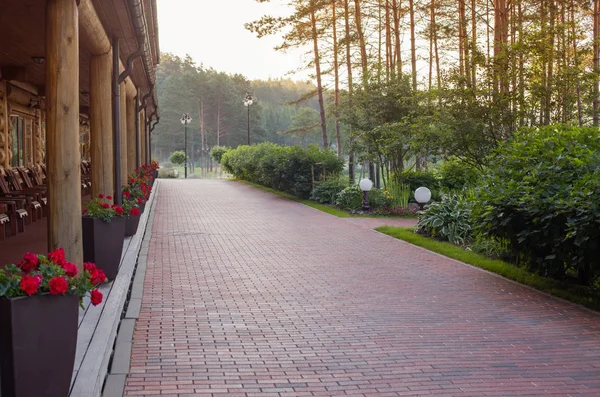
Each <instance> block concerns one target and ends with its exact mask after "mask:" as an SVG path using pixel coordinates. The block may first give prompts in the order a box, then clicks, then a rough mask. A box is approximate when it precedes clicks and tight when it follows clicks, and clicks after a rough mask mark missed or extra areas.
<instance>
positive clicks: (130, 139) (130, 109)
mask: <svg viewBox="0 0 600 397" xmlns="http://www.w3.org/2000/svg"><path fill="white" fill-rule="evenodd" d="M136 110H137V104H136V100H135V98H132V97H130V96H129V95H128V96H127V149H128V150H127V174H128V175H129V174H131V173H132V172H133V171H135V169H136V165H135V162H136V161H135V133H136V131H135V115H136Z"/></svg>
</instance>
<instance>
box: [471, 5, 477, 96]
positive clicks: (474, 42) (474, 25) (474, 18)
mask: <svg viewBox="0 0 600 397" xmlns="http://www.w3.org/2000/svg"><path fill="white" fill-rule="evenodd" d="M476 11H477V2H476V0H471V86H472V87H473V91H475V90H476V88H477V62H475V54H476V52H477V12H476Z"/></svg>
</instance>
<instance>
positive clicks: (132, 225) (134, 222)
mask: <svg viewBox="0 0 600 397" xmlns="http://www.w3.org/2000/svg"><path fill="white" fill-rule="evenodd" d="M139 223H140V215H138V216H133V215H130V216H128V217H127V218H126V220H125V237H130V236H133V235H134V234H135V232H137V228H138V225H139Z"/></svg>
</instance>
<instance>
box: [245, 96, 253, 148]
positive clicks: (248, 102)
mask: <svg viewBox="0 0 600 397" xmlns="http://www.w3.org/2000/svg"><path fill="white" fill-rule="evenodd" d="M253 102H254V100H253V99H252V95H250V94H249V93H246V97H245V98H244V106H246V107H247V108H248V146H250V106H252V103H253Z"/></svg>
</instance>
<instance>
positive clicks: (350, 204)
mask: <svg viewBox="0 0 600 397" xmlns="http://www.w3.org/2000/svg"><path fill="white" fill-rule="evenodd" d="M362 197H363V192H362V190H360V187H358V185H354V186H350V187H347V188H345V189H344V190H342V191H341V192H340V193H338V195H337V198H336V200H335V205H337V206H338V207H340V208H342V209H345V210H348V211H359V210H360V209H362ZM391 204H392V198H391V196H390V195H389V193H388V192H387V191H384V190H382V189H372V190H371V191H370V192H369V207H371V209H373V210H376V209H377V208H384V207H385V208H389V207H390V206H391Z"/></svg>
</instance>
